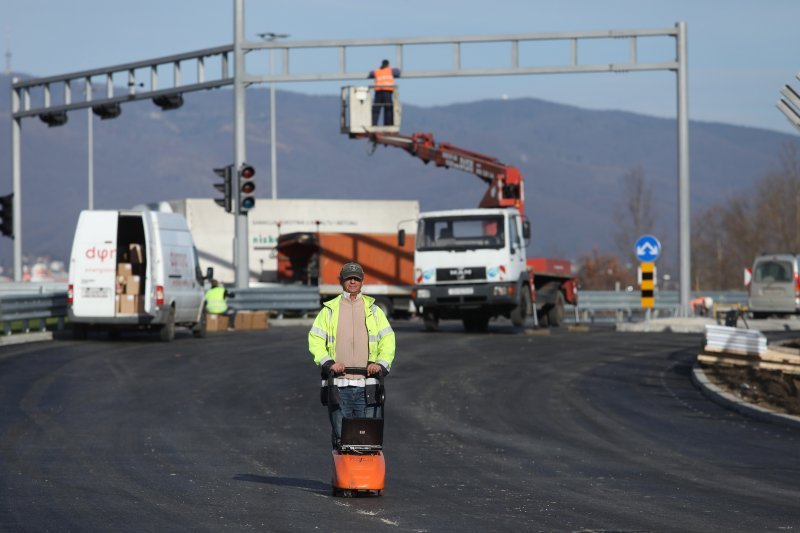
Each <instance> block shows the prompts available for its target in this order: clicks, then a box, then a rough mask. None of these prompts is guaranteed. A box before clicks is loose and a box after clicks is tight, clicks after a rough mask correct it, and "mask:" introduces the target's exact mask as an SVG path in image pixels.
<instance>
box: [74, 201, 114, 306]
mask: <svg viewBox="0 0 800 533" xmlns="http://www.w3.org/2000/svg"><path fill="white" fill-rule="evenodd" d="M116 277H117V212H116V211H82V212H81V214H80V217H79V218H78V226H77V229H76V231H75V239H74V241H73V243H72V257H71V258H70V280H71V282H72V285H73V303H72V312H73V314H74V316H75V317H113V316H114V315H115V313H116V302H115V300H114V297H115V295H116Z"/></svg>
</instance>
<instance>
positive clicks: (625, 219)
mask: <svg viewBox="0 0 800 533" xmlns="http://www.w3.org/2000/svg"><path fill="white" fill-rule="evenodd" d="M622 180H623V195H624V196H623V199H622V205H620V206H618V207H617V209H616V211H615V215H616V218H615V221H614V223H615V225H616V231H615V233H614V244H615V246H616V248H617V250H618V251H619V253H620V254H621V256H622V258H623V260H624V261H626V262H627V261H631V262H633V263H635V262H636V257H635V254H634V251H633V245H634V243H635V242H636V239H638V238H639V237H640V236H642V235H645V234H648V233H651V232H652V231H653V226H654V225H655V220H656V213H655V209H654V207H653V188H652V186H651V185H650V184H649V183H647V180H646V179H645V175H644V170H642V168H641V167H635V168H632V169H630V170H629V171H628V172H627V173H626V174H625V176H623V178H622Z"/></svg>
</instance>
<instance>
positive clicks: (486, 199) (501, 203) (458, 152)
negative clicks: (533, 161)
mask: <svg viewBox="0 0 800 533" xmlns="http://www.w3.org/2000/svg"><path fill="white" fill-rule="evenodd" d="M351 137H356V138H358V137H361V138H364V137H366V138H368V139H369V140H370V141H371V142H372V143H373V144H375V145H378V144H381V145H384V146H394V147H396V148H402V149H403V150H405V151H406V152H408V153H409V154H410V155H412V156H413V157H417V158H419V159H421V160H422V161H423V162H424V163H425V164H428V163H430V162H431V161H433V162H434V163H435V164H436V166H437V167H445V168H455V169H458V170H462V171H464V172H469V173H470V174H474V175H475V176H477V177H478V178H480V179H481V180H483V182H484V183H486V184H488V186H489V187H488V189H487V191H486V193H484V195H483V198H482V199H481V202H480V204H479V206H480V207H515V208H516V209H517V210H518V211H519V212H520V214H521V215H522V217H523V219H524V218H525V190H524V187H523V183H522V174H521V173H520V171H519V169H517V168H516V167H513V166H511V165H506V164H504V163H501V162H500V161H498V160H497V158H494V157H491V156H488V155H484V154H480V153H478V152H473V151H472V150H465V149H464V148H459V147H458V146H453V145H452V144H448V143H437V142H436V141H435V140H434V138H433V134H431V133H414V134H412V135H410V136H409V135H402V134H399V133H381V132H375V133H364V134H354V135H351Z"/></svg>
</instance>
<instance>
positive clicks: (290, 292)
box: [228, 285, 320, 318]
mask: <svg viewBox="0 0 800 533" xmlns="http://www.w3.org/2000/svg"><path fill="white" fill-rule="evenodd" d="M228 293H229V294H231V295H232V296H233V297H232V298H230V299H228V306H229V307H231V308H232V309H234V310H237V311H239V310H245V309H246V310H251V311H276V312H277V313H278V318H282V316H283V313H284V312H285V311H297V312H301V313H303V314H307V313H309V312H312V311H313V312H316V311H319V309H320V295H319V288H318V287H310V286H308V285H269V286H265V287H250V288H247V289H228Z"/></svg>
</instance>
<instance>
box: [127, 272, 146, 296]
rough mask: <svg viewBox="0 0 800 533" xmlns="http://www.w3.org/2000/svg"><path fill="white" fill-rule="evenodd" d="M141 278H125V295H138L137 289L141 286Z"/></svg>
mask: <svg viewBox="0 0 800 533" xmlns="http://www.w3.org/2000/svg"><path fill="white" fill-rule="evenodd" d="M141 280H142V278H141V277H140V276H135V275H134V276H128V277H127V278H125V294H139V289H140V288H141V286H142V282H141Z"/></svg>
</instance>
